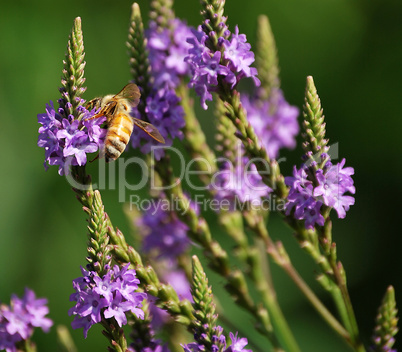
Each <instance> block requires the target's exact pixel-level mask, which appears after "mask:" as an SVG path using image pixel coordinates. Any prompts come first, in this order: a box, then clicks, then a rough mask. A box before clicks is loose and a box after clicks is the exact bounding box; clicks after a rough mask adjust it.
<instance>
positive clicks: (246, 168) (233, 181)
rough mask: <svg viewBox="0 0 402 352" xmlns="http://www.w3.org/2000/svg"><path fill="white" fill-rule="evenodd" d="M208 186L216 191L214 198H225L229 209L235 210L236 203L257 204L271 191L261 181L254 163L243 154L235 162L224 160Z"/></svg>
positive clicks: (219, 199)
mask: <svg viewBox="0 0 402 352" xmlns="http://www.w3.org/2000/svg"><path fill="white" fill-rule="evenodd" d="M210 188H211V190H212V191H216V195H215V198H216V199H217V200H218V201H220V202H222V201H223V200H226V201H227V202H228V203H229V204H230V206H231V210H235V208H236V205H238V203H246V202H249V203H250V204H252V205H253V206H259V205H261V202H262V198H264V197H268V196H269V194H270V192H272V189H271V188H269V187H268V186H267V185H266V184H265V183H263V181H262V177H261V175H260V174H259V172H258V171H257V168H256V167H255V165H254V164H253V163H252V162H251V161H250V159H249V158H247V157H245V156H243V157H241V158H238V160H236V161H235V163H232V162H230V161H228V160H227V161H225V162H224V163H223V165H222V166H221V167H220V170H219V172H217V173H216V174H215V176H214V178H213V182H212V184H211V185H210ZM222 204H223V203H222Z"/></svg>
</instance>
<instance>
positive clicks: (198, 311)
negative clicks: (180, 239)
mask: <svg viewBox="0 0 402 352" xmlns="http://www.w3.org/2000/svg"><path fill="white" fill-rule="evenodd" d="M192 268H193V280H192V289H191V291H192V295H193V300H194V303H193V308H194V317H195V319H194V320H193V323H192V326H191V328H192V330H193V333H194V339H195V341H196V342H192V343H189V344H187V345H182V347H183V349H184V352H201V351H214V352H252V351H251V350H248V349H244V347H245V346H246V345H247V343H248V341H247V339H246V338H238V337H237V332H236V334H233V333H230V338H231V340H232V344H231V345H230V346H229V347H226V337H225V335H224V334H223V328H222V327H221V326H219V325H216V323H217V318H218V316H217V314H216V313H215V303H214V301H213V298H214V297H213V294H212V289H211V287H210V286H208V279H207V277H206V275H205V272H204V270H203V268H202V266H201V263H200V261H199V259H198V258H197V257H196V256H193V265H192Z"/></svg>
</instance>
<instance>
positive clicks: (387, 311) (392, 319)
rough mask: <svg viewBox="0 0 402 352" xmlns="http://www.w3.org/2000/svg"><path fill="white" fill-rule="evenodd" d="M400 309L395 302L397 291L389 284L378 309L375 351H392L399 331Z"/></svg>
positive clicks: (374, 339) (374, 336)
mask: <svg viewBox="0 0 402 352" xmlns="http://www.w3.org/2000/svg"><path fill="white" fill-rule="evenodd" d="M397 315H398V309H397V308H396V302H395V291H394V288H393V287H392V286H389V287H388V289H387V292H386V293H385V296H384V298H383V300H382V303H381V306H380V308H379V309H378V315H377V318H376V326H375V328H374V334H373V338H372V341H373V344H374V348H373V349H372V351H373V352H392V351H396V350H392V347H393V345H394V343H395V339H394V336H395V335H396V334H397V333H398V330H399V329H398V316H397Z"/></svg>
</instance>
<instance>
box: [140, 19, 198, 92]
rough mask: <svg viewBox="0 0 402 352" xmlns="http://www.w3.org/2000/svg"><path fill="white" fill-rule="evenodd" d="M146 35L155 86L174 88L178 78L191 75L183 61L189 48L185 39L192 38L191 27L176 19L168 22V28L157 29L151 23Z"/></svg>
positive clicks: (187, 65) (152, 22)
mask: <svg viewBox="0 0 402 352" xmlns="http://www.w3.org/2000/svg"><path fill="white" fill-rule="evenodd" d="M146 34H147V38H148V50H149V61H150V63H151V67H152V71H153V76H154V80H155V82H154V83H155V85H157V86H158V87H160V86H168V87H170V88H176V87H177V86H178V85H179V84H180V78H182V77H185V76H189V75H190V73H191V71H190V66H189V64H188V63H187V62H186V61H185V60H184V59H185V57H186V56H187V54H188V50H189V49H190V48H191V45H190V44H189V43H188V42H187V39H188V38H192V37H193V36H194V35H193V32H192V30H191V27H189V26H188V25H187V24H186V23H185V22H183V21H181V20H179V19H177V18H175V19H173V20H171V21H169V26H168V28H158V26H157V24H156V22H154V21H151V23H150V24H149V29H148V31H147V33H146Z"/></svg>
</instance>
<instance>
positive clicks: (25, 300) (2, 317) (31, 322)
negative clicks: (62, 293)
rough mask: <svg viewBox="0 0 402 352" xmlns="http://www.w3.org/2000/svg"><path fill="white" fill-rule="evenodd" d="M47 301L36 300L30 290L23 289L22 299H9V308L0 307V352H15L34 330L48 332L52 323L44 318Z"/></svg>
mask: <svg viewBox="0 0 402 352" xmlns="http://www.w3.org/2000/svg"><path fill="white" fill-rule="evenodd" d="M46 304H47V299H45V298H38V299H37V298H36V296H35V293H34V292H33V291H32V290H29V289H27V288H26V289H25V294H24V296H23V297H22V298H18V297H17V296H16V295H13V296H12V297H11V304H10V306H7V305H1V306H0V350H6V351H7V352H16V351H17V347H16V344H17V343H18V342H19V341H22V340H26V339H28V338H30V337H31V335H32V334H33V331H34V328H41V329H42V330H43V331H45V332H48V331H49V329H50V327H51V326H52V325H53V322H52V321H51V320H50V319H49V318H46V317H45V315H46V314H48V313H49V309H48V307H47V306H46Z"/></svg>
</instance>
